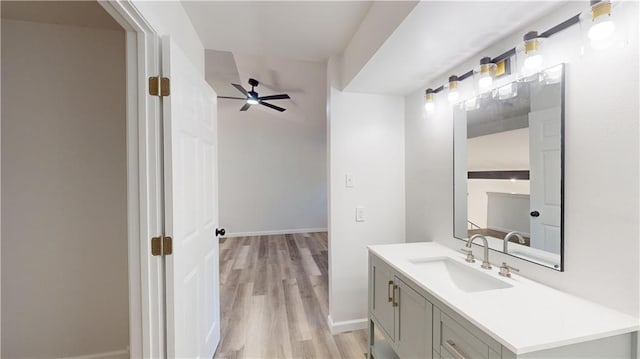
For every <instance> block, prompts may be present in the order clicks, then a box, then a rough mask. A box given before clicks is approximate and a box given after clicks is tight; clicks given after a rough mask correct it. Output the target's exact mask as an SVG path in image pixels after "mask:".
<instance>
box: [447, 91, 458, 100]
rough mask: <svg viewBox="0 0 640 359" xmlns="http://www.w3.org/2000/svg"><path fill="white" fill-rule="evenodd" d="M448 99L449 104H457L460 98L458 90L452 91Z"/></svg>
mask: <svg viewBox="0 0 640 359" xmlns="http://www.w3.org/2000/svg"><path fill="white" fill-rule="evenodd" d="M447 98H448V99H449V102H457V101H458V99H459V98H460V94H459V93H458V91H456V90H450V91H449V94H448V95H447Z"/></svg>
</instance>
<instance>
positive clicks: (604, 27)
mask: <svg viewBox="0 0 640 359" xmlns="http://www.w3.org/2000/svg"><path fill="white" fill-rule="evenodd" d="M615 30H616V25H615V24H614V23H613V21H611V19H608V18H604V19H603V20H602V21H599V22H598V21H597V20H596V22H595V23H594V24H593V25H591V28H590V29H589V32H588V34H587V35H588V36H589V40H591V41H602V40H605V39H607V38H609V37H610V36H611V35H613V33H614V31H615Z"/></svg>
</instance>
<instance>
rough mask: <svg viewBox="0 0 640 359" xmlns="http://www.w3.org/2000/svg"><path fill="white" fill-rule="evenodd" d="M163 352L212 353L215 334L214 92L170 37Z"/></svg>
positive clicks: (165, 55) (165, 46) (166, 46)
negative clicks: (169, 245)
mask: <svg viewBox="0 0 640 359" xmlns="http://www.w3.org/2000/svg"><path fill="white" fill-rule="evenodd" d="M162 69H163V75H164V76H165V77H169V78H170V81H171V94H170V95H169V96H168V97H164V98H163V124H164V146H165V147H164V166H165V168H164V173H165V191H166V193H165V216H166V222H165V226H166V228H165V232H166V234H167V235H168V236H171V237H173V254H172V255H170V256H167V257H166V292H167V296H166V299H167V303H166V306H167V355H168V357H169V358H212V357H213V354H214V352H215V350H216V347H217V345H218V342H219V340H220V298H219V287H220V284H219V268H218V240H217V239H216V237H215V234H214V232H215V229H216V227H217V225H218V199H217V163H216V161H217V141H216V140H217V134H216V131H217V119H216V116H217V111H216V106H217V102H216V94H215V93H214V91H213V90H212V89H211V87H210V86H209V85H208V84H207V83H206V82H205V80H204V76H203V75H202V74H201V73H199V72H198V70H197V69H196V68H195V67H194V66H193V65H192V64H191V62H190V61H189V60H188V59H187V57H186V56H185V54H184V53H183V52H182V51H181V50H180V48H178V47H177V46H176V45H174V44H173V43H172V42H171V41H170V39H169V38H163V40H162Z"/></svg>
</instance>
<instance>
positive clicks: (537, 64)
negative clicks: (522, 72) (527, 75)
mask: <svg viewBox="0 0 640 359" xmlns="http://www.w3.org/2000/svg"><path fill="white" fill-rule="evenodd" d="M524 67H525V68H526V69H527V70H532V71H535V70H539V69H540V68H541V67H542V55H540V54H531V55H528V56H527V58H525V59H524Z"/></svg>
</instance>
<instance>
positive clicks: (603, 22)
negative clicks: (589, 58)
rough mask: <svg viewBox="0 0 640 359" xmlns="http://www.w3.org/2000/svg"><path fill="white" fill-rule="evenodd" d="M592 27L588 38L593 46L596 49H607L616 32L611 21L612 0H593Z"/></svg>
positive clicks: (591, 2)
mask: <svg viewBox="0 0 640 359" xmlns="http://www.w3.org/2000/svg"><path fill="white" fill-rule="evenodd" d="M590 5H591V27H590V28H589V32H588V33H587V36H588V37H589V40H591V44H592V45H593V46H594V47H596V48H602V47H606V45H607V44H608V40H609V39H610V38H611V35H613V33H614V32H615V30H616V27H615V24H614V22H613V20H612V19H611V9H612V6H611V1H610V0H591V1H590Z"/></svg>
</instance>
